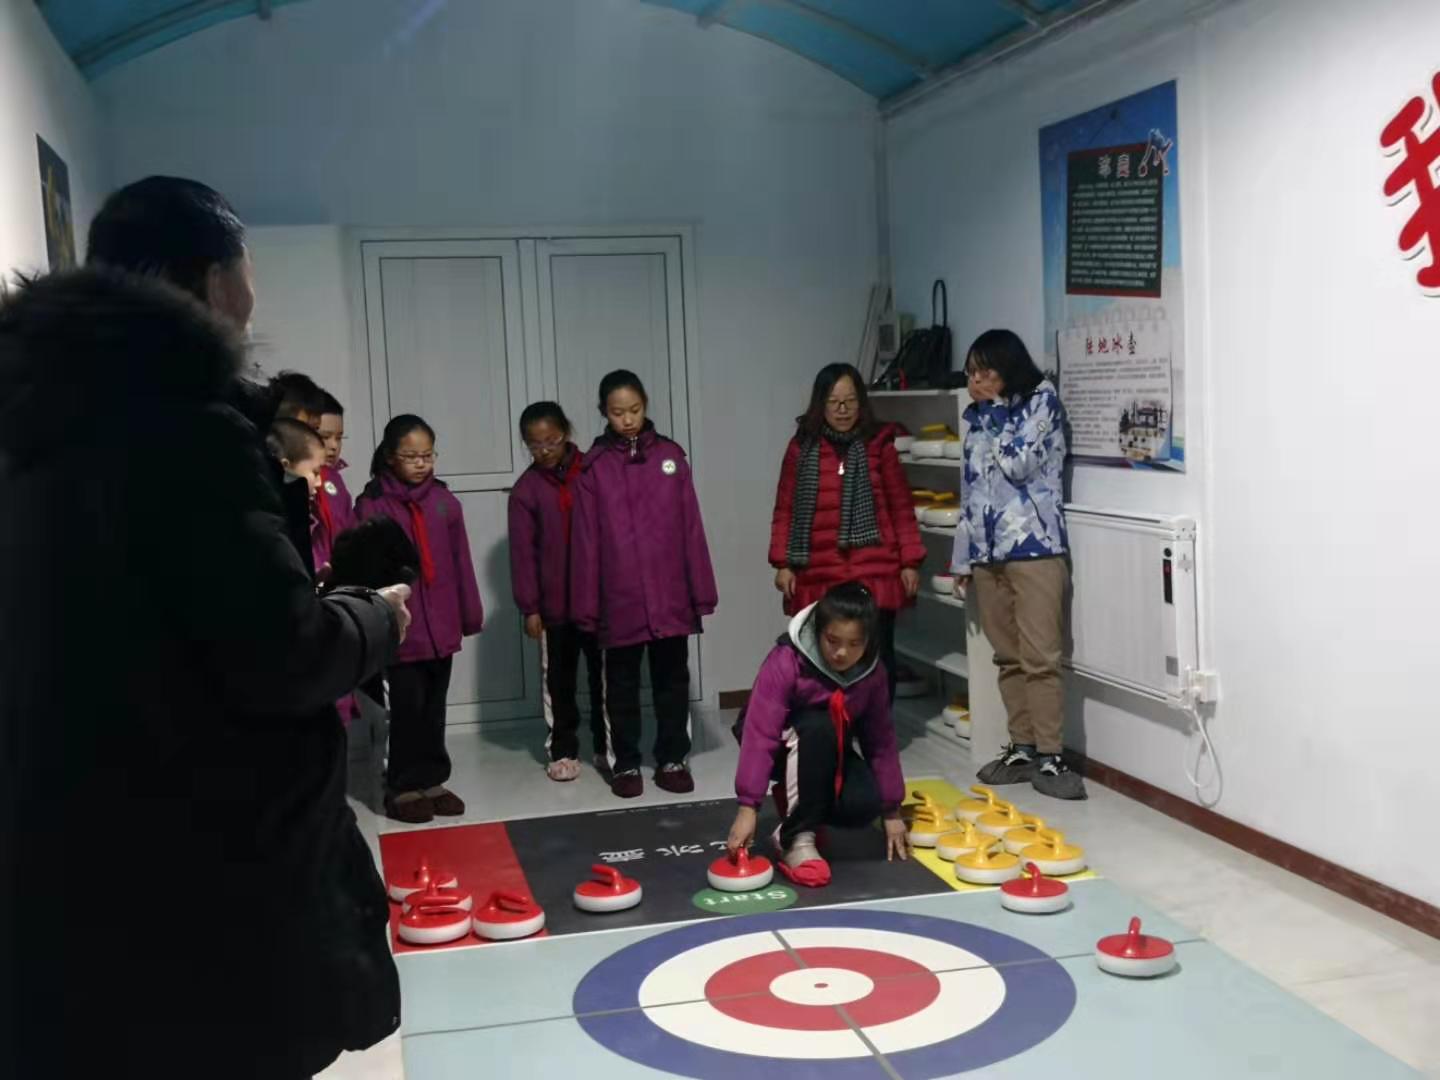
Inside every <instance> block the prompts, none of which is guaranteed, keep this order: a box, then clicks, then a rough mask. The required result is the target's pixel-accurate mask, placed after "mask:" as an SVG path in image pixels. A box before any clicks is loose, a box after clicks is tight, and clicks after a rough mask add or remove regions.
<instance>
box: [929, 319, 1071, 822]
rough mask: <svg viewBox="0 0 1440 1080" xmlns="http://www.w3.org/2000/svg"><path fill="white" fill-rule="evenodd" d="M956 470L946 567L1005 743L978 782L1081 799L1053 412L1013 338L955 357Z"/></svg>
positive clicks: (1058, 434) (1038, 376) (983, 341)
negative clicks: (1073, 755)
mask: <svg viewBox="0 0 1440 1080" xmlns="http://www.w3.org/2000/svg"><path fill="white" fill-rule="evenodd" d="M965 372H966V376H967V379H966V381H967V385H968V387H969V390H970V397H971V399H972V404H971V405H970V406H969V407H968V408H967V409H966V410H965V419H966V421H967V423H968V425H969V427H968V429H967V431H966V434H965V473H964V483H963V485H962V490H961V515H960V526H959V528H958V529H957V530H956V533H955V550H954V554H953V556H952V558H951V569H952V570H953V571H954V573H955V575H956V577H957V582H958V584H957V589H959V590H960V591H962V592H963V591H964V590H965V588H966V587H967V585H969V583H970V582H972V581H973V583H974V591H975V597H976V601H977V602H978V604H979V608H980V625H981V627H982V628H983V629H984V631H985V636H986V638H988V639H989V641H990V644H991V646H992V647H993V648H994V650H995V664H996V666H997V667H998V668H999V670H1000V697H1001V699H1002V700H1003V701H1004V702H1005V712H1006V717H1007V720H1008V723H1009V731H1010V742H1009V743H1008V744H1007V745H1006V746H1005V747H1004V748H1003V749H1002V750H1001V751H1000V756H999V757H997V758H996V759H995V760H994V761H991V762H989V763H988V764H986V765H985V766H984V767H983V768H982V769H981V770H980V772H979V778H980V779H981V780H982V781H983V782H984V783H987V784H1022V783H1025V782H1027V781H1029V782H1030V783H1031V784H1032V785H1033V786H1034V788H1035V790H1036V791H1039V792H1040V793H1041V794H1044V795H1050V796H1053V797H1054V798H1057V799H1083V798H1085V785H1084V783H1083V782H1082V781H1081V779H1080V777H1079V776H1078V775H1076V774H1075V773H1073V772H1071V771H1070V768H1069V767H1068V766H1067V765H1066V764H1065V759H1064V757H1063V756H1062V754H1061V752H1062V750H1063V749H1064V743H1063V740H1062V727H1063V724H1064V711H1063V710H1064V698H1063V695H1062V690H1061V685H1060V654H1061V649H1062V646H1063V636H1064V602H1065V588H1066V586H1067V584H1068V583H1069V580H1070V570H1069V566H1068V564H1067V561H1066V556H1067V552H1068V542H1067V539H1066V533H1065V510H1064V465H1065V448H1066V442H1065V413H1064V410H1063V408H1062V407H1061V405H1060V398H1059V396H1058V395H1057V394H1056V393H1055V387H1054V385H1053V384H1052V383H1051V382H1050V380H1048V379H1047V378H1045V376H1044V375H1043V374H1042V373H1041V371H1040V369H1039V368H1038V367H1036V366H1035V361H1034V360H1033V359H1031V357H1030V352H1029V350H1028V349H1026V348H1025V343H1024V342H1023V341H1021V340H1020V338H1019V336H1018V335H1016V334H1015V333H1014V332H1012V331H1010V330H988V331H986V332H985V333H983V334H981V335H980V336H979V337H978V338H976V339H975V343H974V344H973V345H971V346H970V352H969V355H968V357H967V358H966V361H965Z"/></svg>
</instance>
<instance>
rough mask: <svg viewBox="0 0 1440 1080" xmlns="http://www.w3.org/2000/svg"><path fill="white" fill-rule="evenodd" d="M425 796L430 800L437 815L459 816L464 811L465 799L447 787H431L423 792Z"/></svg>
mask: <svg viewBox="0 0 1440 1080" xmlns="http://www.w3.org/2000/svg"><path fill="white" fill-rule="evenodd" d="M425 797H426V798H427V799H429V800H430V805H431V806H432V807H434V809H435V815H436V816H437V817H459V816H460V815H461V814H463V813H465V800H464V799H462V798H460V796H459V795H456V794H455V793H454V792H453V791H451V790H450V789H449V788H443V787H438V788H431V789H430V790H429V791H427V792H425Z"/></svg>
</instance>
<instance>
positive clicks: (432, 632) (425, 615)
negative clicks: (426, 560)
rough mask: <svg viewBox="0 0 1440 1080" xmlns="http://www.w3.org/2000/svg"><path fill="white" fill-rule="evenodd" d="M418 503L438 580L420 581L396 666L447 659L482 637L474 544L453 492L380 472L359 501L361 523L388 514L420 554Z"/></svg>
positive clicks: (442, 486) (436, 483)
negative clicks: (464, 643)
mask: <svg viewBox="0 0 1440 1080" xmlns="http://www.w3.org/2000/svg"><path fill="white" fill-rule="evenodd" d="M412 503H413V504H415V505H418V506H419V507H420V512H421V514H422V515H423V517H424V521H425V537H426V540H427V541H428V543H429V548H430V556H431V560H432V561H433V563H434V565H435V578H434V580H433V581H431V582H430V583H429V584H426V583H425V581H424V580H423V579H417V580H416V582H415V584H414V585H413V586H412V588H413V589H414V594H413V595H412V596H411V597H410V614H411V616H412V620H413V621H412V622H411V624H410V633H409V634H408V635H406V638H405V642H404V644H402V645H401V646H400V654H399V656H398V657H397V659H396V663H400V664H410V663H414V662H415V661H417V660H443V659H445V657H447V656H454V655H455V654H456V653H457V652H459V651H460V640H461V638H466V637H469V636H470V635H471V634H478V633H480V631H481V629H482V628H483V627H484V624H485V612H484V610H483V609H482V608H481V606H480V587H479V585H477V584H476V582H475V567H474V566H473V565H472V564H471V562H470V540H469V538H468V537H467V536H466V535H465V517H464V515H463V514H462V512H461V508H460V500H459V499H457V498H455V496H454V495H452V494H450V489H449V488H447V487H446V486H445V484H444V482H443V481H441V480H437V479H436V478H435V477H433V476H432V477H430V479H428V480H426V481H425V483H423V484H420V485H418V486H416V487H411V486H410V485H409V484H406V483H404V482H402V481H400V480H397V479H396V478H395V477H394V476H392V475H391V474H390V473H388V472H386V473H381V474H380V475H379V476H378V477H376V478H375V479H374V480H371V481H370V483H369V484H367V485H366V486H365V490H364V491H363V492H362V493H361V495H360V498H359V499H358V500H357V501H356V503H355V510H356V513H357V514H358V515H359V517H360V520H361V521H365V520H368V519H370V518H372V517H376V516H377V515H379V514H385V515H387V516H388V517H391V518H394V519H395V520H396V521H398V522H399V523H400V527H401V528H402V529H404V530H405V535H406V536H408V537H410V540H411V542H412V543H414V544H415V548H416V550H417V551H418V550H420V548H421V545H420V541H419V540H418V539H417V537H416V535H415V527H414V524H413V521H412V516H413V515H412V513H411V510H410V506H411V504H412Z"/></svg>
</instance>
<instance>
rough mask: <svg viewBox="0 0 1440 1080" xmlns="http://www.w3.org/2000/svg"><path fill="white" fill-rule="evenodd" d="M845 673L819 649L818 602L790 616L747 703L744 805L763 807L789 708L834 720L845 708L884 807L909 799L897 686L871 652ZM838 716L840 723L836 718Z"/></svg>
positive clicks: (740, 786) (738, 779) (739, 786)
mask: <svg viewBox="0 0 1440 1080" xmlns="http://www.w3.org/2000/svg"><path fill="white" fill-rule="evenodd" d="M871 653H872V654H871V656H870V658H869V659H868V660H867V661H861V663H859V664H856V665H855V667H853V668H851V669H850V670H849V671H847V672H844V673H837V672H834V671H831V670H830V668H829V667H827V666H826V664H825V660H824V657H823V656H822V654H821V652H820V643H819V641H818V639H817V636H816V633H815V605H814V604H811V605H810V606H809V607H807V608H806V609H805V610H804V611H801V612H799V613H797V614H796V615H795V617H794V618H792V619H791V620H790V629H789V631H788V632H787V633H786V634H785V636H784V637H782V638H781V639H780V640H779V642H777V643H776V645H775V647H774V648H773V649H771V650H770V655H769V656H767V657H766V658H765V662H764V663H763V664H761V665H760V673H759V674H758V675H757V676H756V677H755V686H754V688H753V689H752V690H751V691H750V700H749V701H748V702H747V703H746V706H745V715H744V723H743V728H742V731H743V734H742V736H741V740H740V761H739V764H738V765H737V766H736V768H735V796H736V798H738V799H739V800H740V803H741V805H742V806H751V807H757V808H758V807H759V805H760V804H761V802H763V801H764V799H765V792H766V790H767V789H768V788H769V785H770V775H771V773H772V772H773V771H774V769H775V761H776V759H777V758H778V757H779V755H780V752H781V748H782V747H783V746H784V744H785V740H786V738H787V736H788V729H789V726H790V723H789V721H790V714H791V713H793V712H797V711H801V712H803V711H809V710H813V709H829V710H830V713H831V717H832V719H834V718H836V716H837V709H838V708H842V707H843V712H844V715H845V717H846V719H845V722H844V732H843V733H842V737H843V738H844V741H845V743H846V745H849V741H850V738H851V737H853V738H854V739H855V740H857V741H858V742H859V744H860V751H861V753H862V754H863V756H864V758H865V761H866V762H867V763H868V764H869V766H870V768H871V770H872V771H873V772H874V773H875V783H876V787H877V788H878V789H879V791H880V802H881V806H882V808H883V809H884V810H886V811H890V810H894V809H895V808H896V807H898V806H899V805H900V804H901V803H902V802H903V801H904V799H905V778H904V774H903V773H902V772H901V770H900V750H899V746H898V744H897V743H896V741H895V722H894V720H893V719H892V717H891V715H890V686H889V680H888V678H887V676H886V674H885V668H884V665H882V664H881V663H880V661H879V659H878V656H877V655H876V654H875V651H874V650H873V648H872V650H871ZM837 722H838V721H837Z"/></svg>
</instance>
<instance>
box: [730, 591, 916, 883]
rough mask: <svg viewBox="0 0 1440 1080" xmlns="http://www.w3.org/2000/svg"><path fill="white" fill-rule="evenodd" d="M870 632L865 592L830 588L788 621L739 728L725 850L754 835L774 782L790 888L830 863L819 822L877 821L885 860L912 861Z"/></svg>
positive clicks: (870, 604)
mask: <svg viewBox="0 0 1440 1080" xmlns="http://www.w3.org/2000/svg"><path fill="white" fill-rule="evenodd" d="M878 626H879V614H878V610H877V609H876V606H875V600H874V598H873V597H872V596H871V595H870V593H869V591H868V590H867V589H866V588H865V587H864V586H863V585H860V584H857V583H855V582H848V583H846V584H844V585H837V586H835V587H834V588H833V589H831V590H830V591H829V592H827V593H826V594H825V596H824V597H823V598H822V599H821V600H820V601H819V602H818V603H815V604H812V605H811V606H809V607H807V608H805V609H804V610H803V611H800V612H798V613H797V614H796V615H795V617H794V618H793V619H792V620H791V621H790V629H789V631H788V632H787V633H786V634H785V636H784V637H782V638H781V639H780V641H779V642H778V643H777V644H776V646H775V647H774V648H773V649H771V650H770V655H769V656H767V657H766V658H765V662H764V664H762V665H761V666H760V674H759V675H758V676H756V679H755V687H754V689H753V690H751V692H750V701H749V703H748V704H747V705H746V706H745V711H744V713H743V714H742V715H741V719H740V721H739V722H738V723H737V724H736V728H737V732H736V733H737V735H739V736H740V762H739V765H738V766H737V767H736V770H735V794H736V796H737V797H738V798H739V800H740V809H739V811H738V812H737V813H736V814H735V824H734V825H733V826H731V828H730V837H729V840H728V841H727V846H728V847H729V849H730V852H731V853H732V854H734V853H735V852H736V851H738V850H739V849H740V848H742V847H748V846H749V845H750V843H751V842H752V841H753V840H754V839H755V823H756V819H757V818H758V817H759V812H760V803H761V802H762V801H763V800H764V798H765V789H766V787H767V786H768V785H769V784H770V783H771V781H772V780H773V781H774V783H775V790H774V795H775V804H776V807H777V809H778V810H779V811H780V817H781V823H780V827H779V829H777V830H776V835H775V842H776V846H777V848H778V849H779V855H780V861H779V862H778V864H777V865H778V866H779V868H780V871H781V873H783V874H784V875H785V876H786V877H787V878H789V879H790V880H791V881H793V882H795V884H797V885H808V886H811V887H819V886H821V885H828V884H829V883H830V864H829V863H827V862H826V861H825V860H824V859H823V858H821V857H820V851H819V849H818V848H817V847H816V843H815V832H816V830H817V829H819V828H820V826H822V825H827V824H828V825H839V826H844V827H849V828H861V827H864V826H867V825H869V824H870V823H871V822H873V821H874V820H875V819H876V818H877V817H883V818H884V820H885V848H886V858H887V859H893V858H895V857H897V856H898V857H899V858H901V859H904V858H907V857H908V856H909V852H910V844H909V839H908V837H907V835H906V830H905V823H904V822H903V821H902V820H901V818H900V803H901V802H902V801H903V800H904V798H905V780H904V777H903V775H902V773H901V771H900V751H899V749H898V747H897V746H896V743H895V724H894V722H893V721H892V719H891V716H890V690H889V679H888V676H887V675H886V673H885V667H884V665H883V664H881V663H880V661H879V657H878V653H879V640H880V639H879V634H878ZM852 740H856V741H858V742H859V743H860V750H861V753H856V752H855V748H854V746H853V745H852ZM862 754H863V757H862Z"/></svg>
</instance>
